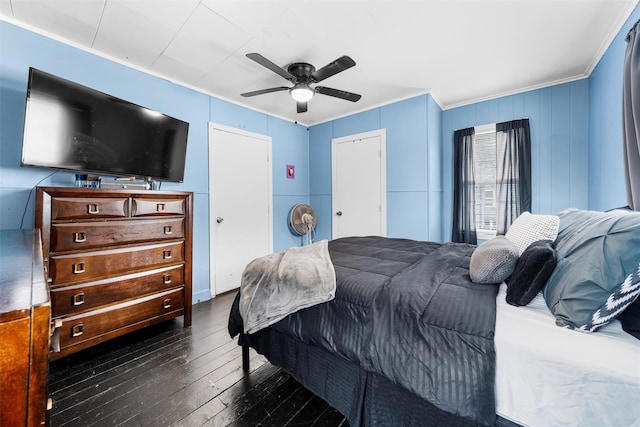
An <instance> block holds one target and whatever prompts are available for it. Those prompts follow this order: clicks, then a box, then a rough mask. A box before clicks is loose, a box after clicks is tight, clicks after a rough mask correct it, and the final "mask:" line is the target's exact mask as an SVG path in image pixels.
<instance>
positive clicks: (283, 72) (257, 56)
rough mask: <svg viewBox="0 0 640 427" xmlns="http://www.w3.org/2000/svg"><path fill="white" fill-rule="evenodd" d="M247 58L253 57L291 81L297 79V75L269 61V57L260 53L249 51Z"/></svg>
mask: <svg viewBox="0 0 640 427" xmlns="http://www.w3.org/2000/svg"><path fill="white" fill-rule="evenodd" d="M247 58H249V59H253V60H254V61H256V62H257V63H258V64H260V65H262V66H263V67H265V68H268V69H270V70H271V71H273V72H274V73H276V74H278V75H280V76H282V77H284V78H285V79H287V80H291V81H294V80H295V77H294V76H293V75H291V74H290V73H289V72H288V71H287V70H285V69H284V68H282V67H279V66H278V65H276V64H274V63H273V62H271V61H269V60H268V59H267V58H265V57H264V56H262V55H260V54H259V53H247Z"/></svg>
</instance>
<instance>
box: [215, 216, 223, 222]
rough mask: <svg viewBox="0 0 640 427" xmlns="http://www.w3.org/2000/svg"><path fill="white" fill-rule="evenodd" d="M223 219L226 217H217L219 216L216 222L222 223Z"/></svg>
mask: <svg viewBox="0 0 640 427" xmlns="http://www.w3.org/2000/svg"><path fill="white" fill-rule="evenodd" d="M222 221H224V218H222V217H217V218H216V222H217V223H218V224H220V223H221V222H222Z"/></svg>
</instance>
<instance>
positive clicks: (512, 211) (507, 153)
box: [496, 119, 531, 234]
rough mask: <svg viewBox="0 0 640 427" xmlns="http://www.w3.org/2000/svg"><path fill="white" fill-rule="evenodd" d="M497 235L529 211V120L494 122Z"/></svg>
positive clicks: (505, 230) (503, 232) (504, 231)
mask: <svg viewBox="0 0 640 427" xmlns="http://www.w3.org/2000/svg"><path fill="white" fill-rule="evenodd" d="M496 151H497V153H496V156H497V157H496V194H497V197H496V200H497V203H496V210H497V222H496V233H497V234H505V233H506V232H507V229H508V228H509V226H510V225H511V223H512V222H513V221H514V220H515V219H516V218H517V217H518V216H519V215H520V214H521V213H522V212H525V211H531V133H530V131H529V119H522V120H513V121H510V122H504V123H496Z"/></svg>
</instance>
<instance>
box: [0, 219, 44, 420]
mask: <svg viewBox="0 0 640 427" xmlns="http://www.w3.org/2000/svg"><path fill="white" fill-rule="evenodd" d="M50 313H51V305H50V304H49V292H48V290H47V283H46V281H45V275H44V266H43V261H42V248H41V244H40V233H39V231H38V230H1V231H0V426H42V425H44V424H45V418H46V416H45V414H46V406H47V403H46V400H47V399H46V392H47V366H48V355H49V319H50Z"/></svg>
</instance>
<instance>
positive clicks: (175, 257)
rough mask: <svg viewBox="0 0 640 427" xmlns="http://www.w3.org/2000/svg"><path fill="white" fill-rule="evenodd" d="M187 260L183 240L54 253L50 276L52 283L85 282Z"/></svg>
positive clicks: (50, 262)
mask: <svg viewBox="0 0 640 427" xmlns="http://www.w3.org/2000/svg"><path fill="white" fill-rule="evenodd" d="M183 261H184V242H183V241H178V242H176V241H173V242H167V243H157V244H151V245H141V246H137V245H131V246H127V247H123V248H114V249H109V250H104V251H87V252H84V253H78V254H70V255H52V256H51V257H50V259H49V278H50V279H51V284H52V285H57V284H61V283H67V282H86V281H89V280H93V279H96V278H102V277H105V278H106V277H108V276H113V275H117V274H123V273H131V272H133V271H136V270H146V269H149V268H152V267H156V266H161V265H163V264H164V265H169V264H178V263H181V262H183Z"/></svg>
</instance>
